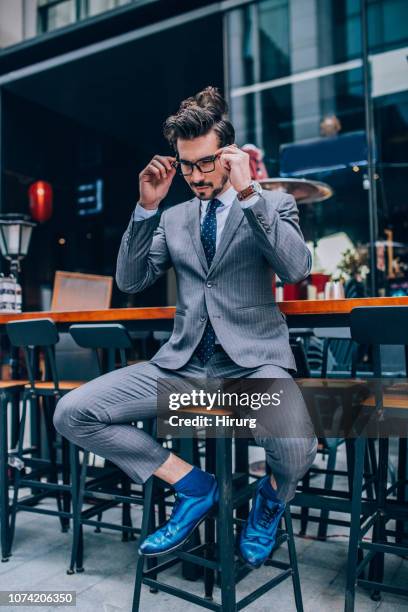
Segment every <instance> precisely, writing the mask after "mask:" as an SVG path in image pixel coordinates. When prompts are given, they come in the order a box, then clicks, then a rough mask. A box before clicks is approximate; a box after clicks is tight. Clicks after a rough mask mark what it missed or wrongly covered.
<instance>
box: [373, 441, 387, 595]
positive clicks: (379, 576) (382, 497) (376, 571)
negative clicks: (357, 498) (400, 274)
mask: <svg viewBox="0 0 408 612" xmlns="http://www.w3.org/2000/svg"><path fill="white" fill-rule="evenodd" d="M388 451H389V441H388V439H387V438H380V439H379V440H378V482H377V508H378V510H377V517H376V521H375V524H374V528H373V542H381V543H382V544H386V543H387V537H386V534H385V518H384V507H385V502H386V497H387V476H388V456H389V452H388ZM383 578H384V553H383V552H381V551H376V553H375V555H374V558H373V560H372V562H371V564H370V571H369V580H374V581H375V582H382V581H383ZM371 599H372V600H373V601H379V600H380V599H381V591H379V590H373V591H372V593H371Z"/></svg>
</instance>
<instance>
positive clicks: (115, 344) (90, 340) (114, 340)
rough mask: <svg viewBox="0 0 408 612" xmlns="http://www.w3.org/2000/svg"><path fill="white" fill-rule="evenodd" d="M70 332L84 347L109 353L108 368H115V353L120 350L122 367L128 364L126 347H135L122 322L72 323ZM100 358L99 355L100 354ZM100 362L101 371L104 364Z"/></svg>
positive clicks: (109, 369)
mask: <svg viewBox="0 0 408 612" xmlns="http://www.w3.org/2000/svg"><path fill="white" fill-rule="evenodd" d="M69 333H70V334H71V336H72V337H73V339H74V340H75V342H76V343H77V344H78V345H79V346H81V347H83V348H91V349H93V350H94V351H95V352H96V353H97V351H98V349H103V350H105V351H106V353H107V357H108V359H107V362H108V363H107V369H108V371H111V370H113V369H114V368H115V354H116V351H119V355H120V361H121V365H122V367H124V366H126V365H127V359H126V349H130V348H132V347H133V343H132V339H131V337H130V335H129V332H128V331H127V329H126V327H124V326H123V325H121V324H120V323H100V324H98V323H94V324H93V323H83V324H82V323H81V324H75V325H71V326H70V328H69ZM98 358H99V355H98ZM99 363H100V368H101V371H103V369H104V368H103V366H102V364H101V362H100V361H99Z"/></svg>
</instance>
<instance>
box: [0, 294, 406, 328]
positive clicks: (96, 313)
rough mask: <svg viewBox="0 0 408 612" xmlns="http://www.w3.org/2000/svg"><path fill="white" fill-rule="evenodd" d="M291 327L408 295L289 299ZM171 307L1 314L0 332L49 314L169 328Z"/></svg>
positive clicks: (284, 305) (285, 307)
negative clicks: (7, 324)
mask: <svg viewBox="0 0 408 612" xmlns="http://www.w3.org/2000/svg"><path fill="white" fill-rule="evenodd" d="M278 305H279V308H280V310H281V311H282V312H283V313H284V314H285V315H286V318H287V322H288V325H289V326H290V327H326V326H335V327H343V326H348V324H349V315H350V312H351V310H352V309H353V308H356V307H357V306H398V305H401V306H402V305H405V306H408V297H384V298H353V299H341V300H291V301H286V302H279V303H278ZM175 310H176V309H175V307H174V306H143V307H139V308H109V309H106V310H73V311H69V312H68V311H67V312H58V311H52V312H51V311H50V312H48V311H41V312H23V313H17V314H6V313H5V314H0V333H4V331H5V324H6V323H7V322H8V321H15V320H18V319H37V318H45V317H49V318H51V319H53V321H54V322H55V323H56V324H57V326H58V328H59V329H60V330H61V331H63V330H65V329H68V327H69V326H70V325H72V324H73V323H113V322H116V323H117V322H120V323H123V324H124V325H126V327H127V328H129V329H130V330H138V329H151V330H171V329H172V327H173V319H174V313H175Z"/></svg>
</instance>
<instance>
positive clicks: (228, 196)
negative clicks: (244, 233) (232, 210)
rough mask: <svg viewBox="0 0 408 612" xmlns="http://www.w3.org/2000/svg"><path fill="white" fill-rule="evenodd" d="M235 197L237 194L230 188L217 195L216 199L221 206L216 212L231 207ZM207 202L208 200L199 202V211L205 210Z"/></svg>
mask: <svg viewBox="0 0 408 612" xmlns="http://www.w3.org/2000/svg"><path fill="white" fill-rule="evenodd" d="M236 195H237V192H236V191H235V189H234V188H233V187H232V186H231V187H229V188H228V189H227V190H226V191H224V193H221V194H219V195H217V198H216V199H217V200H219V201H220V202H221V203H222V206H221V207H220V208H218V210H224V209H225V208H229V207H230V206H232V203H233V201H234V200H235V198H236ZM209 202H210V200H201V210H202V211H203V210H205V211H206V210H207V206H208V204H209Z"/></svg>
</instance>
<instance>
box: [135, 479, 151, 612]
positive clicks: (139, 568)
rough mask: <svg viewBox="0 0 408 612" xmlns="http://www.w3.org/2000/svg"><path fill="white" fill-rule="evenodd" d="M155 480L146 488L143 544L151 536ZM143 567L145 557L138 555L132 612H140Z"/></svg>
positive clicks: (141, 533)
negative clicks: (150, 527)
mask: <svg viewBox="0 0 408 612" xmlns="http://www.w3.org/2000/svg"><path fill="white" fill-rule="evenodd" d="M153 478H154V476H151V477H150V478H149V480H148V481H147V482H146V484H145V486H144V505H143V518H142V527H141V531H140V540H141V541H142V542H143V540H144V539H145V538H146V537H147V536H148V535H149V524H150V520H151V518H150V514H151V510H152V502H153ZM143 567H144V557H143V556H142V555H138V557H137V563H136V578H135V587H134V591H133V604H132V612H138V610H139V605H140V594H141V590H142V580H143Z"/></svg>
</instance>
